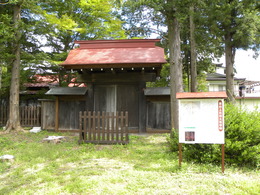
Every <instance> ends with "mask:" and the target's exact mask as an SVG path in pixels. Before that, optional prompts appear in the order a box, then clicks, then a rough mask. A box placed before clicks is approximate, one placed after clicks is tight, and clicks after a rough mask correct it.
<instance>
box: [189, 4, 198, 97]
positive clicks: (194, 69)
mask: <svg viewBox="0 0 260 195" xmlns="http://www.w3.org/2000/svg"><path fill="white" fill-rule="evenodd" d="M194 33H195V25H194V6H193V5H192V6H190V52H191V56H190V57H191V59H190V65H191V92H196V91H197V64H196V58H197V55H196V42H195V34H194Z"/></svg>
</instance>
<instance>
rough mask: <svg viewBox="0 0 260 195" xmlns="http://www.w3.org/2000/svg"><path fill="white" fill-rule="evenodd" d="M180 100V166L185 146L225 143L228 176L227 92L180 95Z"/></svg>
mask: <svg viewBox="0 0 260 195" xmlns="http://www.w3.org/2000/svg"><path fill="white" fill-rule="evenodd" d="M176 97H177V99H179V166H181V162H182V143H184V144H221V151H222V160H221V163H222V172H223V173H224V154H225V152H224V144H225V132H224V99H225V98H227V95H226V93H225V92H186V93H177V95H176Z"/></svg>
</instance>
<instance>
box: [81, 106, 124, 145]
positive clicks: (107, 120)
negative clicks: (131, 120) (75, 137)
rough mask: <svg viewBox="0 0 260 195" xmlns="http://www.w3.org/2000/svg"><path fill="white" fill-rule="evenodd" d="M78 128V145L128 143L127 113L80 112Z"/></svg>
mask: <svg viewBox="0 0 260 195" xmlns="http://www.w3.org/2000/svg"><path fill="white" fill-rule="evenodd" d="M79 128H80V137H79V143H82V142H85V143H95V144H127V143H129V137H128V112H125V113H124V112H120V113H119V112H116V113H113V112H102V114H101V113H100V112H90V111H89V112H87V111H84V112H80V113H79Z"/></svg>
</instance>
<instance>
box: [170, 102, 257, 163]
mask: <svg viewBox="0 0 260 195" xmlns="http://www.w3.org/2000/svg"><path fill="white" fill-rule="evenodd" d="M169 143H170V147H171V150H172V151H174V152H176V151H178V135H177V133H176V132H175V131H172V134H171V136H170V138H169ZM182 149H183V158H184V159H185V160H187V161H195V162H199V163H201V162H209V163H219V162H220V160H221V146H220V145H217V144H183V147H182ZM225 162H226V163H229V164H232V165H238V166H242V165H247V166H254V167H259V166H260V113H259V112H257V111H253V112H248V111H246V110H245V109H242V108H239V107H238V106H234V105H231V104H225Z"/></svg>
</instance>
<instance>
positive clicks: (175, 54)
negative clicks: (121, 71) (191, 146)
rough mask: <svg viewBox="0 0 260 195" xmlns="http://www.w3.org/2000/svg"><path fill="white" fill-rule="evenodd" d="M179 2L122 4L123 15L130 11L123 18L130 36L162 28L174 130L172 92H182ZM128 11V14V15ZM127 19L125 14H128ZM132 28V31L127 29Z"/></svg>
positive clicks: (175, 111) (175, 107)
mask: <svg viewBox="0 0 260 195" xmlns="http://www.w3.org/2000/svg"><path fill="white" fill-rule="evenodd" d="M179 3H180V1H179V0H167V1H157V0H156V1H154V0H140V1H138V0H135V1H130V0H129V1H126V2H125V4H124V5H125V9H124V11H125V12H127V11H128V12H130V16H131V17H130V18H127V20H126V21H127V22H128V23H127V25H128V26H127V27H128V29H129V30H130V33H129V34H130V35H131V36H133V35H134V36H136V35H141V36H143V35H144V36H147V35H149V34H151V33H153V32H154V28H153V26H157V27H160V26H166V27H167V30H168V31H167V33H166V35H165V37H167V46H168V47H167V51H168V53H169V59H170V60H169V61H170V88H171V116H172V117H171V122H172V128H174V129H176V130H178V102H177V99H176V93H177V92H182V91H183V81H182V68H183V67H182V56H181V39H180V31H181V30H180V22H179V20H180V16H181V14H180V13H181V9H180V7H179ZM131 12H132V13H131ZM128 16H129V15H128ZM129 26H130V27H131V28H132V27H134V32H132V31H131V28H129Z"/></svg>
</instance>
